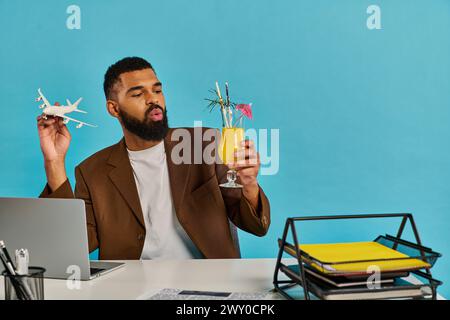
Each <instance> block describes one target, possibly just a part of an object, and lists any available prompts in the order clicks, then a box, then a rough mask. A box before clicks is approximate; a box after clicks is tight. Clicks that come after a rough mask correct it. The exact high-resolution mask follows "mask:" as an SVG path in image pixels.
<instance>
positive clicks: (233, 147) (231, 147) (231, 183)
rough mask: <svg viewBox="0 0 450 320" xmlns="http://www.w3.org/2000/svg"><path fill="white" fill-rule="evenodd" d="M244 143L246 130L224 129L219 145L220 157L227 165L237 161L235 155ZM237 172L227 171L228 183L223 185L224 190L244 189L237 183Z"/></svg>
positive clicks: (238, 128)
mask: <svg viewBox="0 0 450 320" xmlns="http://www.w3.org/2000/svg"><path fill="white" fill-rule="evenodd" d="M242 141H244V128H240V127H232V128H222V137H221V140H220V143H219V157H220V159H221V160H222V162H223V163H224V164H226V165H228V164H232V163H234V162H235V161H236V158H235V156H234V153H235V152H236V151H237V150H239V149H240V148H241V142H242ZM236 179H237V173H236V170H234V169H230V170H228V171H227V180H228V182H226V183H222V184H221V185H220V186H221V187H223V188H242V185H240V184H239V183H236Z"/></svg>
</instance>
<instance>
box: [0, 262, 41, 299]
mask: <svg viewBox="0 0 450 320" xmlns="http://www.w3.org/2000/svg"><path fill="white" fill-rule="evenodd" d="M44 272H45V269H44V268H41V267H29V268H28V274H26V275H15V276H12V275H10V274H8V273H7V272H6V271H4V272H3V274H2V275H3V276H4V277H5V300H44Z"/></svg>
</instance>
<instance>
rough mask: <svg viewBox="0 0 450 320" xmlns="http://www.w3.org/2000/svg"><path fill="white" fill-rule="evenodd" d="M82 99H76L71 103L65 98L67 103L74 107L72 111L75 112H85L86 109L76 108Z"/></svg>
mask: <svg viewBox="0 0 450 320" xmlns="http://www.w3.org/2000/svg"><path fill="white" fill-rule="evenodd" d="M82 99H83V98H80V99H78V100H77V101H75V103H74V104H72V103H71V102H70V101H69V99H66V101H67V105H68V106H70V107H74V109H73V111H75V112H80V113H87V112H86V111H83V110H80V109H78V105H79V104H80V102H81V100H82Z"/></svg>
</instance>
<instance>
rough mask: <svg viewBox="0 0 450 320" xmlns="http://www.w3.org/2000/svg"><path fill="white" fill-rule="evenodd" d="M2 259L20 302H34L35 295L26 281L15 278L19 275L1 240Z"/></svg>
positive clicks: (0, 255) (0, 254) (0, 251)
mask: <svg viewBox="0 0 450 320" xmlns="http://www.w3.org/2000/svg"><path fill="white" fill-rule="evenodd" d="M0 258H1V260H2V262H3V265H4V266H5V269H6V272H7V273H8V274H9V276H10V278H9V279H10V281H11V284H12V285H13V287H14V289H15V290H16V294H17V297H18V298H19V299H20V300H33V294H32V293H31V291H30V288H29V287H28V284H27V283H26V280H24V279H21V278H19V279H17V278H16V277H15V276H16V275H17V274H16V271H15V269H14V264H13V262H12V260H11V256H10V255H9V253H8V250H7V249H6V245H5V242H4V241H2V240H0Z"/></svg>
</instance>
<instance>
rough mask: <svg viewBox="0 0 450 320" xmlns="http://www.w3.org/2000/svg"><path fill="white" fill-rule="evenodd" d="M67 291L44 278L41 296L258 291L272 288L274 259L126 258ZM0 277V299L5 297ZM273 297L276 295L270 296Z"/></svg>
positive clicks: (63, 284)
mask: <svg viewBox="0 0 450 320" xmlns="http://www.w3.org/2000/svg"><path fill="white" fill-rule="evenodd" d="M124 262H125V263H126V265H125V266H124V267H122V268H120V269H118V270H115V271H112V272H110V273H107V274H105V275H102V276H101V277H99V278H96V279H94V280H90V281H81V282H80V284H81V289H80V290H76V289H73V290H69V289H68V288H67V285H66V281H65V280H54V279H45V280H44V290H45V293H44V295H45V299H52V300H53V299H55V300H57V299H89V300H90V299H146V298H148V297H150V296H152V295H153V294H155V293H157V292H158V291H160V290H161V289H164V288H174V289H186V290H200V291H221V292H223V291H226V292H261V291H267V292H268V291H269V290H271V289H273V284H272V282H273V273H274V270H275V262H276V260H275V259H223V260H222V259H217V260H142V261H140V260H130V261H124ZM4 291H5V290H4V279H3V277H0V300H3V299H4V298H5V296H4V295H5V292H4ZM274 297H276V296H274Z"/></svg>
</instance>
